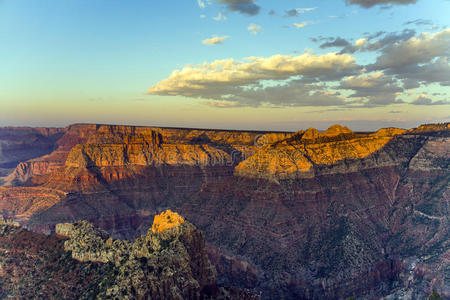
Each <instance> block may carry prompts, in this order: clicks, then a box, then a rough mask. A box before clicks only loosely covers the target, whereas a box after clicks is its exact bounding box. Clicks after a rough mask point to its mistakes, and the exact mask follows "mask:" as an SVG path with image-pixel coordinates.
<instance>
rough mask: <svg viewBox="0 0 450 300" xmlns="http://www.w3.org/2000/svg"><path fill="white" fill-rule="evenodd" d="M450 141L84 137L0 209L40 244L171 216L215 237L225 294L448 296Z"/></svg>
mask: <svg viewBox="0 0 450 300" xmlns="http://www.w3.org/2000/svg"><path fill="white" fill-rule="evenodd" d="M449 136H450V134H449V126H448V124H431V125H424V126H420V127H419V128H417V129H411V130H403V129H396V128H385V129H380V130H378V131H377V132H374V133H358V132H352V131H351V130H350V129H348V128H346V127H343V126H340V125H335V126H332V127H330V128H329V129H328V130H326V131H324V132H320V131H318V130H314V129H308V130H306V131H299V132H296V133H268V132H239V131H214V130H194V129H175V128H174V129H172V128H169V129H167V128H156V127H131V126H109V125H73V126H70V127H69V128H68V129H66V132H65V134H64V135H63V136H62V137H61V138H60V139H59V140H58V141H57V142H56V143H57V145H59V146H58V149H63V150H58V151H65V152H64V153H65V155H66V156H65V160H63V161H62V162H61V160H58V164H59V167H57V168H55V169H53V170H49V171H48V172H47V173H45V172H41V173H40V175H31V176H29V177H28V179H27V180H26V181H25V182H23V183H22V186H21V187H20V188H19V187H14V188H3V189H2V190H0V192H1V193H0V195H2V198H0V207H2V209H3V210H2V213H3V215H4V216H5V218H6V219H11V220H14V219H15V218H16V217H17V216H20V223H21V224H23V225H24V226H26V227H28V228H30V229H32V230H35V231H38V232H54V230H55V225H56V224H58V223H64V222H74V221H77V220H88V221H90V222H92V223H94V224H95V225H96V226H99V227H100V228H102V229H103V230H106V231H107V232H108V233H109V234H110V235H111V236H112V237H113V238H128V239H133V238H136V237H138V236H140V235H142V234H146V232H147V229H148V228H149V227H151V226H152V224H153V221H154V217H155V215H158V214H159V213H160V212H162V211H165V210H167V209H171V210H172V211H176V212H178V213H179V214H180V215H181V216H183V218H185V220H189V221H190V222H192V223H193V224H195V226H197V227H198V228H200V229H201V230H202V231H203V232H204V234H205V238H206V242H207V246H206V248H207V251H208V255H209V257H210V260H211V262H212V263H213V264H214V265H215V267H216V269H217V271H218V281H219V283H221V284H225V285H232V286H240V287H246V288H250V289H253V290H254V291H255V292H257V293H259V292H261V293H262V295H263V298H268V299H279V298H286V299H324V298H326V299H342V298H344V299H345V298H346V297H350V296H365V297H369V298H370V297H380V296H382V295H388V294H392V293H394V292H395V291H396V290H399V289H401V288H405V289H410V290H412V291H414V293H415V294H414V295H415V297H416V298H418V299H420V298H423V297H425V296H426V295H427V294H428V293H431V291H433V289H434V290H437V291H438V292H439V293H440V294H441V295H449V291H448V288H447V287H448V286H449V283H448V278H447V277H448V276H446V274H448V270H447V269H446V266H448V263H447V262H448V251H449V244H448V241H449V240H450V239H449V232H448V228H449V227H450V226H449V224H448V209H449V208H448V203H449V202H448V199H449V195H450V191H449V185H448V183H449V174H450V172H449V161H450V153H449V148H450V147H449ZM60 153H61V152H60ZM52 155H53V153H50V154H49V156H50V157H52ZM55 157H56V156H55ZM58 159H61V156H58ZM38 192H39V193H41V194H40V195H41V196H34V195H33V193H35V194H36V195H37V194H38ZM46 194H49V195H55V196H54V197H53V198H51V199H54V200H51V201H47V200H46V198H45V196H44V195H46ZM11 200H12V201H11ZM8 201H9V202H8ZM46 201H47V202H46ZM11 203H14V205H11ZM163 220H164V218H163ZM183 224H184V223H183ZM181 225H182V224H181ZM174 228H175V227H174ZM162 232H164V231H162ZM412 262H415V263H414V267H411V263H412ZM408 278H409V279H408Z"/></svg>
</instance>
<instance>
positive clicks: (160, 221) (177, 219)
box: [152, 209, 184, 232]
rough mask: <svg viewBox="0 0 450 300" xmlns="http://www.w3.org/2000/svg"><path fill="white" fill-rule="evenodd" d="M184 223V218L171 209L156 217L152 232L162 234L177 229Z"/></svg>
mask: <svg viewBox="0 0 450 300" xmlns="http://www.w3.org/2000/svg"><path fill="white" fill-rule="evenodd" d="M183 223H184V218H183V217H182V216H180V215H179V214H177V213H176V212H173V211H171V210H170V209H169V210H166V211H165V212H163V213H161V214H159V215H156V216H155V219H154V220H153V225H152V231H153V232H162V231H164V230H166V229H170V228H173V227H177V226H178V225H180V224H183Z"/></svg>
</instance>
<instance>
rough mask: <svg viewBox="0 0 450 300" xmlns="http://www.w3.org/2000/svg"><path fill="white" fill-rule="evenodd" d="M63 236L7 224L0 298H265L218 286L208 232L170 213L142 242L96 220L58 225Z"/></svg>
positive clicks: (1, 230) (2, 235)
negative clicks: (116, 236) (112, 233)
mask: <svg viewBox="0 0 450 300" xmlns="http://www.w3.org/2000/svg"><path fill="white" fill-rule="evenodd" d="M56 229H57V235H53V236H45V235H42V234H36V233H32V232H29V231H26V230H24V229H21V228H20V227H18V226H16V225H13V224H6V223H2V224H0V298H1V299H3V298H12V299H31V298H33V299H257V298H258V297H257V296H255V295H252V294H250V293H248V292H246V291H245V290H242V289H237V288H233V287H231V288H224V287H220V286H217V285H216V279H217V278H216V277H217V273H216V270H215V268H214V267H213V266H212V265H211V263H210V262H209V260H208V258H207V255H206V251H205V240H204V237H203V233H202V232H201V231H200V230H198V229H197V228H196V227H195V226H194V225H192V224H191V223H189V222H187V221H184V219H183V218H182V217H180V216H179V215H178V214H176V213H172V212H170V211H168V212H166V213H164V214H162V215H161V216H159V219H158V218H156V220H155V223H154V225H153V227H152V228H151V229H149V230H148V232H147V234H145V235H143V236H141V237H140V238H138V239H136V240H135V241H134V242H129V241H125V240H113V239H112V238H110V237H109V235H108V234H107V233H106V232H105V231H103V230H100V229H97V228H95V227H94V226H93V225H92V224H91V223H88V222H86V221H80V222H77V223H73V224H70V223H65V224H58V225H57V227H56Z"/></svg>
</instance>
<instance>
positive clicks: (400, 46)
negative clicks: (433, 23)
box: [375, 28, 450, 69]
mask: <svg viewBox="0 0 450 300" xmlns="http://www.w3.org/2000/svg"><path fill="white" fill-rule="evenodd" d="M449 45H450V28H448V29H445V30H442V31H440V32H437V33H434V34H430V33H426V32H425V33H422V34H421V35H420V36H419V37H411V38H409V39H408V40H406V41H403V42H398V43H394V44H392V45H389V46H388V47H386V48H384V49H383V51H382V55H380V56H379V57H378V58H377V60H376V63H375V68H377V69H386V68H398V67H404V66H406V65H410V64H418V63H427V62H429V61H431V60H432V59H433V58H435V57H441V56H448V55H450V47H449Z"/></svg>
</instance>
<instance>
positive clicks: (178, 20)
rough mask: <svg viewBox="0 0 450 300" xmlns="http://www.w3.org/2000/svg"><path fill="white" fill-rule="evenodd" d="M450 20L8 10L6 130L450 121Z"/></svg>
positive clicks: (327, 4) (4, 8) (121, 8)
mask: <svg viewBox="0 0 450 300" xmlns="http://www.w3.org/2000/svg"><path fill="white" fill-rule="evenodd" d="M350 2H351V3H350ZM449 11H450V1H446V0H428V1H425V0H418V1H413V0H391V1H390V0H352V1H349V3H346V2H345V1H344V0H342V1H341V0H329V1H318V0H311V1H262V0H261V1H252V0H216V1H212V0H211V1H207V0H202V1H197V0H192V1H149V0H147V1H139V0H136V1H124V0H109V1H100V0H99V1H96V0H89V1H87V0H86V1H85V0H64V1H61V0H26V1H25V0H0V45H1V47H0V66H1V68H0V82H1V84H0V126H7V125H29V126H66V125H68V124H70V123H77V122H91V123H117V124H136V125H160V126H186V127H208V128H233V129H274V130H297V129H300V128H305V127H310V126H315V127H318V128H320V129H323V128H326V127H327V126H329V125H330V124H333V123H342V124H345V125H348V126H350V127H352V128H354V129H360V130H367V129H376V128H378V127H384V126H399V127H410V126H415V125H417V124H420V123H427V122H442V121H448V119H449V116H450V105H448V103H449V101H450V99H449V95H450V88H449V85H450V82H449V78H450V66H449V60H450V58H449V56H450V37H449V36H450V31H449V30H448V29H447V27H448V25H449V24H448V12H449ZM295 24H297V25H295ZM377 33H378V34H377ZM333 45H334V46H335V47H333ZM249 57H250V58H251V59H248V58H249ZM176 70H178V73H177V74H175V73H172V72H174V71H176Z"/></svg>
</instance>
